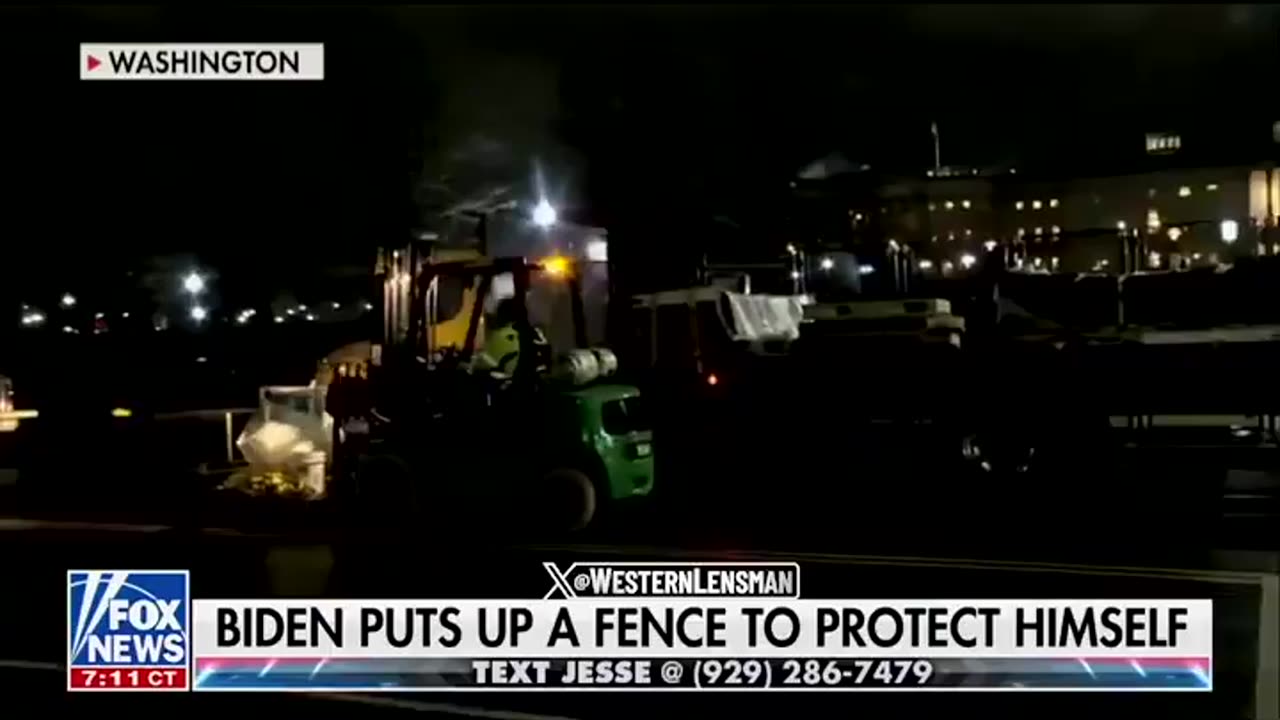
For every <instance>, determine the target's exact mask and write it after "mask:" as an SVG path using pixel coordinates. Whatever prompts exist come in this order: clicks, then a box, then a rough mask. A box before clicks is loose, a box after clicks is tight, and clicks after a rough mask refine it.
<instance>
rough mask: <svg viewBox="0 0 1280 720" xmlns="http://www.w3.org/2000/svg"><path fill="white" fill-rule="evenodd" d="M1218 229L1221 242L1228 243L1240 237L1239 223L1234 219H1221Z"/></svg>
mask: <svg viewBox="0 0 1280 720" xmlns="http://www.w3.org/2000/svg"><path fill="white" fill-rule="evenodd" d="M1219 230H1221V231H1222V242H1224V243H1227V244H1228V245H1230V244H1231V243H1233V242H1235V241H1236V240H1237V239H1238V238H1239V237H1240V223H1237V222H1236V221H1235V220H1223V221H1222V226H1221V227H1220V228H1219Z"/></svg>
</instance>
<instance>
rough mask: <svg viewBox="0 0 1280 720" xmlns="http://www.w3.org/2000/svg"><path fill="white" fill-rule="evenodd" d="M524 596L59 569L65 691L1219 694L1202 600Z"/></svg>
mask: <svg viewBox="0 0 1280 720" xmlns="http://www.w3.org/2000/svg"><path fill="white" fill-rule="evenodd" d="M544 567H545V568H546V570H547V573H548V575H549V576H550V578H551V587H550V589H549V590H548V591H546V592H545V593H543V594H542V597H541V598H538V599H529V600H456V601H455V600H327V599H317V600H213V599H192V598H191V597H190V592H189V577H188V573H186V572H184V571H172V572H162V571H151V570H147V571H71V572H70V573H69V574H68V632H67V643H68V646H67V653H68V658H67V667H68V678H67V686H68V689H69V690H188V689H194V690H203V691H219V690H221V691H273V690H274V691H311V692H314V691H320V690H323V691H332V692H339V691H350V692H356V691H360V692H368V691H414V690H416V691H432V692H444V691H453V692H463V691H485V692H492V691H519V692H527V691H574V692H582V691H630V692H634V691H668V692H676V691H693V690H706V691H713V690H731V691H747V690H779V691H787V690H795V691H803V690H834V691H841V690H844V691H860V690H861V691H966V690H967V691H1036V690H1041V691H1044V690H1067V691H1211V690H1212V688H1213V605H1212V601H1210V600H1195V599H1192V600H1133V599H1129V600H976V599H970V600H827V599H804V598H801V597H800V596H799V587H800V569H799V568H798V567H797V566H796V565H795V564H792V563H678V564H674V563H576V564H574V565H571V566H569V567H568V568H565V569H561V568H560V567H558V566H556V565H555V564H552V563H544Z"/></svg>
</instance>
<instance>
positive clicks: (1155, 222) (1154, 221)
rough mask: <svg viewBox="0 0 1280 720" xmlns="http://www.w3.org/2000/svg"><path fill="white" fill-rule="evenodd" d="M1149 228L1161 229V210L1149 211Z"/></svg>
mask: <svg viewBox="0 0 1280 720" xmlns="http://www.w3.org/2000/svg"><path fill="white" fill-rule="evenodd" d="M1147 228H1149V229H1150V230H1159V229H1160V211H1159V210H1155V209H1152V210H1148V211H1147Z"/></svg>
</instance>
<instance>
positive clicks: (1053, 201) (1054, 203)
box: [1049, 198, 1058, 208]
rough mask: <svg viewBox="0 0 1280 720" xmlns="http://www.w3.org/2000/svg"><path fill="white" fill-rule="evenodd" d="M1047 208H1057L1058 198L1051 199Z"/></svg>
mask: <svg viewBox="0 0 1280 720" xmlns="http://www.w3.org/2000/svg"><path fill="white" fill-rule="evenodd" d="M1049 207H1051V208H1056V207H1058V198H1052V199H1050V200H1049Z"/></svg>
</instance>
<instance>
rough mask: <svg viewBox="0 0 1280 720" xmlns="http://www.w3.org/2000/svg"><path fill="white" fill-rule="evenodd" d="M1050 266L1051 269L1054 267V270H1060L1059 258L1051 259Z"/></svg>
mask: <svg viewBox="0 0 1280 720" xmlns="http://www.w3.org/2000/svg"><path fill="white" fill-rule="evenodd" d="M1049 266H1050V267H1052V268H1053V269H1054V270H1057V269H1058V258H1056V257H1053V258H1049Z"/></svg>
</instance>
